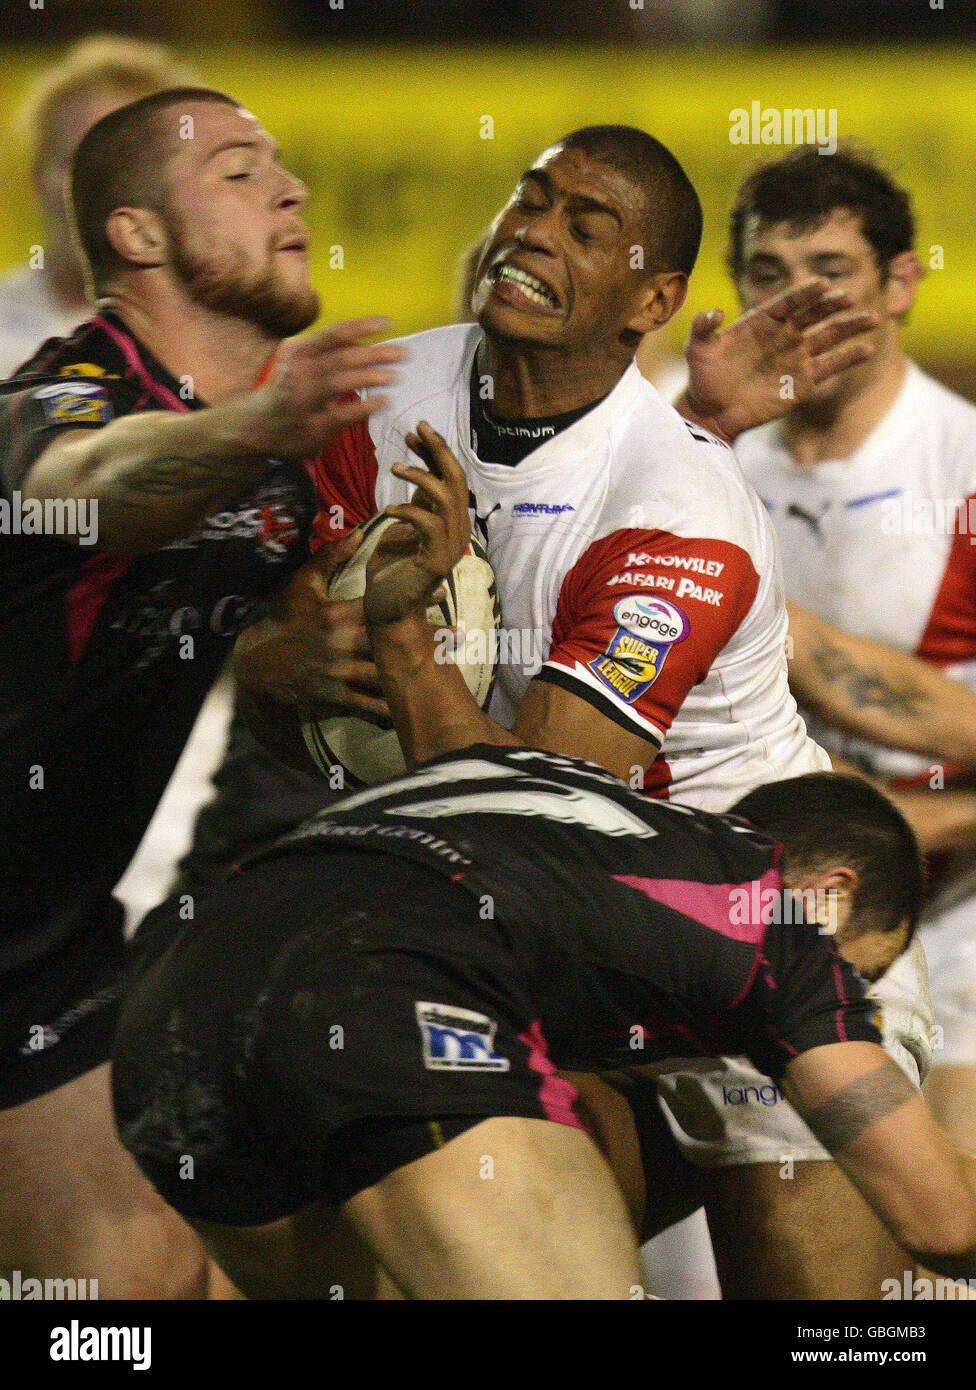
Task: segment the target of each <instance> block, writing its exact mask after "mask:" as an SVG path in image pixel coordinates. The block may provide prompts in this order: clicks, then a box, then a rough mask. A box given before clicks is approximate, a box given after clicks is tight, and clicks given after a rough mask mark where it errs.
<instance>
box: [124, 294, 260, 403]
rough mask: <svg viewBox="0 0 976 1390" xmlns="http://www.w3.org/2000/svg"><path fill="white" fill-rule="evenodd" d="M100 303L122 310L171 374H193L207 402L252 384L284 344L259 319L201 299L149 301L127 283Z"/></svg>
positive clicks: (194, 384)
mask: <svg viewBox="0 0 976 1390" xmlns="http://www.w3.org/2000/svg"><path fill="white" fill-rule="evenodd" d="M99 304H100V307H106V308H110V309H111V310H112V311H113V312H114V313H116V314H118V316H119V318H121V319H122V321H123V322H124V323H125V324H126V326H127V327H128V328H129V329H130V330H131V331H132V333H134V334H135V336H136V337H137V338H138V339H139V341H140V342H141V343H143V344H144V345H145V346H146V347H147V348H148V349H149V351H150V352H151V353H152V354H153V356H154V357H155V358H156V359H157V361H159V362H160V363H162V365H163V366H164V367H165V368H166V370H167V371H168V372H169V373H170V375H171V376H173V377H175V378H176V379H177V380H178V381H181V380H183V379H184V378H186V377H189V378H191V379H192V389H193V392H194V395H195V396H197V397H198V398H199V399H200V400H201V401H206V402H207V404H208V405H216V404H217V402H218V401H222V400H226V399H227V397H228V396H234V395H237V394H238V393H239V392H241V391H248V390H250V389H251V387H253V385H254V383H255V381H256V380H257V378H258V376H259V374H260V372H261V370H262V368H263V367H264V366H265V365H266V363H267V361H268V359H269V357H270V356H271V355H272V353H273V352H274V351H275V349H276V348H277V347H278V346H279V344H278V342H277V341H276V340H275V339H274V338H272V337H270V336H269V334H268V333H267V332H265V331H264V330H263V329H259V328H257V327H256V326H255V325H254V324H251V323H247V322H245V321H244V320H242V319H239V318H236V317H231V316H230V315H227V314H220V313H215V312H214V311H213V310H210V309H207V308H205V307H204V306H202V305H199V304H194V303H187V302H185V301H180V302H169V301H166V300H161V299H157V300H156V301H154V302H152V303H147V302H146V301H145V300H144V299H142V298H140V297H139V296H138V295H134V294H131V293H128V292H127V291H126V290H125V289H121V290H118V291H116V292H113V293H112V294H111V295H110V296H108V297H107V298H106V299H104V300H100V301H99Z"/></svg>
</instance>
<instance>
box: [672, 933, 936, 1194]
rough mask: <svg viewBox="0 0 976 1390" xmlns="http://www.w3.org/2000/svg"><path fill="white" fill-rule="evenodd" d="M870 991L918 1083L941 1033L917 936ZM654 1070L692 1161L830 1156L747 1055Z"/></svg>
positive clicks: (897, 1053) (889, 1046)
mask: <svg viewBox="0 0 976 1390" xmlns="http://www.w3.org/2000/svg"><path fill="white" fill-rule="evenodd" d="M869 993H870V995H871V997H872V998H874V999H877V1000H878V1002H879V1003H880V1005H881V1017H882V1033H883V1036H884V1049H885V1051H886V1052H887V1053H888V1055H889V1056H890V1057H892V1058H893V1059H894V1061H896V1062H897V1063H898V1065H899V1066H900V1067H901V1068H902V1069H903V1070H904V1071H905V1072H906V1073H907V1075H908V1076H909V1077H910V1078H911V1080H912V1081H913V1082H914V1083H915V1085H917V1086H918V1085H921V1083H922V1081H924V1079H925V1076H926V1074H927V1072H928V1070H929V1067H930V1065H931V1060H932V1043H933V1040H938V1037H939V1033H938V1030H937V1029H936V1026H935V1020H934V1019H933V1016H932V1003H931V1000H930V998H929V989H928V971H927V969H926V963H925V952H924V950H923V949H922V944H921V942H920V941H919V939H918V937H917V936H916V937H915V939H914V941H913V942H912V945H911V946H910V947H909V949H908V950H907V951H906V952H905V953H904V955H902V956H899V958H898V960H897V961H896V962H895V964H894V965H893V966H892V967H891V969H890V970H889V971H888V972H887V974H885V975H884V976H882V978H881V979H880V980H879V981H878V982H877V984H875V985H872V987H871V989H870V991H869ZM654 1070H655V1073H656V1077H657V1091H658V1103H659V1105H660V1107H661V1110H662V1113H663V1114H664V1118H665V1119H666V1120H667V1123H668V1126H669V1128H670V1130H671V1133H672V1134H673V1135H674V1138H675V1142H676V1143H677V1145H678V1148H679V1149H680V1151H681V1153H682V1155H683V1156H684V1157H685V1158H686V1159H688V1161H689V1162H691V1163H693V1164H695V1165H696V1166H697V1167H699V1168H726V1167H730V1166H732V1165H733V1164H738V1163H779V1164H783V1163H786V1162H787V1161H788V1160H794V1161H797V1162H799V1161H808V1160H811V1159H814V1160H819V1161H824V1160H829V1159H830V1154H829V1153H828V1152H827V1150H826V1149H825V1148H824V1147H823V1145H822V1144H820V1143H819V1142H818V1141H817V1139H815V1138H814V1136H813V1134H812V1133H811V1132H810V1130H809V1129H808V1128H807V1126H806V1125H805V1124H804V1123H803V1121H802V1120H801V1119H800V1117H799V1115H798V1114H797V1113H796V1111H795V1110H794V1109H793V1108H792V1106H791V1105H789V1104H788V1103H787V1101H785V1100H784V1098H783V1095H782V1092H781V1091H780V1089H779V1087H778V1086H777V1085H775V1083H774V1082H772V1081H770V1079H769V1077H768V1076H763V1075H762V1074H761V1073H760V1072H758V1071H757V1070H756V1069H755V1067H754V1066H753V1065H752V1063H751V1062H750V1061H749V1060H748V1059H747V1058H745V1057H697V1058H687V1057H681V1058H669V1059H668V1060H667V1061H665V1062H661V1063H658V1064H657V1065H656V1066H655V1068H654Z"/></svg>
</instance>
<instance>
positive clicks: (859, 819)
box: [731, 772, 925, 934]
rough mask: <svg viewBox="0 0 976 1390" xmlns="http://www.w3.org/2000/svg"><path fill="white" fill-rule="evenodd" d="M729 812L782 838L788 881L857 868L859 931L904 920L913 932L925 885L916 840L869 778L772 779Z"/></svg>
mask: <svg viewBox="0 0 976 1390" xmlns="http://www.w3.org/2000/svg"><path fill="white" fill-rule="evenodd" d="M731 812H732V814H734V815H737V816H742V817H744V818H745V819H746V820H747V821H749V822H750V823H751V824H752V825H754V826H755V827H756V829H757V830H762V831H764V832H765V833H766V834H767V835H771V836H772V838H773V839H774V840H779V841H780V843H781V844H782V846H783V857H782V860H781V862H780V871H781V873H782V875H783V880H784V883H785V884H786V886H787V887H794V886H796V884H797V883H798V882H799V881H800V879H802V878H804V877H807V876H810V875H816V874H818V873H825V872H826V871H827V870H829V869H832V868H837V867H839V866H840V865H843V866H845V867H847V868H849V869H853V870H854V872H855V873H856V874H857V879H858V883H857V889H856V891H855V893H854V897H853V901H852V904H851V918H850V921H851V926H852V928H853V929H854V930H855V931H856V932H857V933H858V934H860V933H861V932H862V931H869V930H877V929H878V928H880V929H881V930H882V931H894V930H895V928H896V927H898V926H899V925H900V924H901V923H902V922H904V921H906V920H907V921H908V924H909V931H910V933H911V932H914V930H915V926H916V923H917V922H918V916H919V913H920V911H921V908H922V897H923V894H924V891H925V873H924V869H923V865H922V858H921V855H920V853H919V848H918V841H917V840H916V839H915V835H914V832H913V831H912V829H911V826H910V825H909V824H908V822H907V821H906V820H905V817H904V816H903V815H902V813H901V812H900V811H899V810H898V808H897V806H895V804H894V802H892V801H890V800H889V799H888V797H886V796H883V795H882V793H881V792H879V791H877V790H876V789H875V788H874V787H872V786H871V785H870V784H869V783H868V782H865V781H864V780H863V778H860V777H848V776H846V775H844V774H842V773H837V772H812V773H808V774H807V775H806V776H804V777H788V778H787V779H786V780H785V781H782V782H768V783H766V785H765V786H762V787H757V788H756V790H755V791H752V792H750V793H749V794H748V796H744V797H743V798H742V799H741V800H740V801H737V802H736V804H735V805H734V806H733V807H732V808H731Z"/></svg>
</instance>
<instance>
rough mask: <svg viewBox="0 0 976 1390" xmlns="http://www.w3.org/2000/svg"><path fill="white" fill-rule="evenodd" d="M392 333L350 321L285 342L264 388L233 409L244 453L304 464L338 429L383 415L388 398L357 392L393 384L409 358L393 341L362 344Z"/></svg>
mask: <svg viewBox="0 0 976 1390" xmlns="http://www.w3.org/2000/svg"><path fill="white" fill-rule="evenodd" d="M390 327H391V323H390V320H389V319H387V318H380V317H372V318H363V319H353V320H350V321H348V322H345V323H339V324H335V325H334V326H333V327H332V328H325V329H323V330H322V331H321V332H319V333H313V334H311V335H310V336H309V337H307V338H298V339H296V340H295V341H294V342H290V343H286V344H285V346H284V347H283V348H282V349H281V351H280V353H279V355H278V358H277V360H276V362H275V364H274V367H273V369H272V372H271V375H270V377H269V378H268V380H267V381H266V382H265V383H264V385H263V386H260V387H258V388H257V389H256V390H254V391H249V392H248V393H247V394H246V395H245V396H242V397H239V398H238V400H237V401H236V402H235V403H234V404H235V406H236V423H237V425H238V428H239V429H240V430H241V436H242V440H244V441H246V445H247V451H248V452H251V453H253V452H255V451H256V452H258V453H261V454H271V455H274V456H277V457H284V458H308V457H311V456H313V455H315V454H317V453H318V452H319V451H320V450H321V449H322V448H323V446H324V445H325V443H326V441H327V440H328V438H329V436H330V435H331V434H333V433H334V432H335V431H336V430H338V429H343V428H344V427H345V426H347V425H352V424H355V423H356V422H357V421H359V420H365V419H367V418H368V417H369V416H370V415H372V414H374V413H375V412H376V411H377V410H382V408H383V407H384V406H385V405H387V404H388V403H389V401H388V398H387V397H386V396H383V395H378V396H370V397H369V398H368V399H363V398H361V397H360V396H359V395H357V394H356V393H357V392H360V391H365V390H368V389H371V388H376V387H382V386H389V385H391V384H392V383H393V382H394V381H395V380H396V372H395V371H394V370H393V368H394V367H395V365H396V363H397V362H402V361H403V360H404V359H405V357H406V355H407V354H406V351H405V349H404V348H402V347H400V346H399V345H398V344H396V343H363V342H361V339H363V338H368V337H372V336H374V335H375V334H377V333H386V332H389V329H390Z"/></svg>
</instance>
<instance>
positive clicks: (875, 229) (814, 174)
mask: <svg viewBox="0 0 976 1390" xmlns="http://www.w3.org/2000/svg"><path fill="white" fill-rule="evenodd" d="M839 208H845V209H847V210H848V211H850V212H852V213H854V214H855V215H856V216H857V217H858V218H859V219H860V223H861V231H862V233H863V234H864V238H865V240H866V241H868V242H869V243H870V245H871V248H872V250H873V251H874V254H875V257H876V259H877V262H878V265H879V266H880V267H881V270H882V274H884V275H885V276H886V275H887V271H888V266H889V264H890V262H891V260H892V258H893V257H894V256H897V255H900V254H901V252H902V251H911V250H912V249H913V247H914V245H915V217H914V214H913V212H912V205H911V198H910V197H909V195H908V193H907V192H906V190H905V189H904V188H900V187H899V186H898V184H896V183H895V181H894V179H893V178H892V177H891V176H890V174H888V173H886V172H885V170H884V169H883V168H882V167H881V165H880V164H879V163H878V162H877V160H876V159H874V157H873V156H872V155H870V154H868V153H867V152H866V151H862V150H857V149H855V148H853V147H851V146H844V147H842V148H840V149H838V150H837V151H836V152H835V153H834V154H832V155H823V154H821V153H820V152H819V151H818V150H817V148H816V147H815V146H813V145H800V146H798V147H797V148H796V149H795V150H790V152H789V154H786V155H784V156H783V158H782V159H777V160H774V161H773V163H771V164H762V165H760V166H759V168H758V169H754V170H753V172H752V173H751V174H750V175H749V176H748V178H747V179H746V180H745V182H744V183H743V185H742V187H741V188H740V189H739V192H738V194H737V196H736V200H735V203H734V204H733V206H732V212H731V215H730V219H729V247H728V255H727V260H728V265H729V269H730V270H731V272H732V275H733V277H734V278H735V279H736V280H738V279H739V277H740V276H741V275H742V272H743V270H744V269H745V263H744V256H743V250H744V247H743V243H744V240H745V228H746V223H747V221H749V220H750V219H751V218H757V219H758V220H759V221H760V222H764V223H767V224H772V223H775V222H788V223H789V224H790V225H791V226H792V227H794V228H795V229H796V230H797V231H804V230H806V229H807V228H809V227H815V226H819V224H820V223H821V222H823V221H825V219H826V218H827V217H829V216H830V214H831V213H832V212H835V211H837V209H839Z"/></svg>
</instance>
